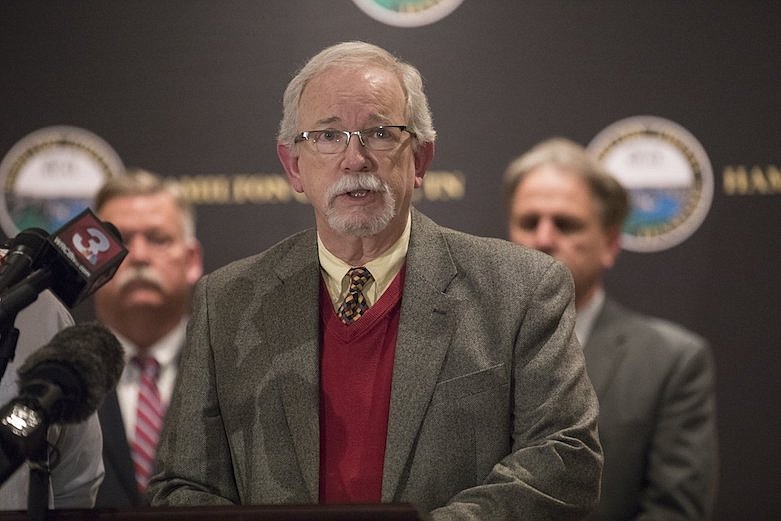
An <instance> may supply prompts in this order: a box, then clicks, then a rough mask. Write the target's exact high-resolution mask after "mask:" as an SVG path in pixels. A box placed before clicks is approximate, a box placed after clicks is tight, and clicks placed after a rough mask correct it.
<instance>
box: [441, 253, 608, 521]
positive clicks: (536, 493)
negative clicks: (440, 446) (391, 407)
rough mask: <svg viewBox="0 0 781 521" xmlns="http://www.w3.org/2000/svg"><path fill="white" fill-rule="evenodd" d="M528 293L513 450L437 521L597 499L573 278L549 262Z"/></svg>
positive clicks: (524, 515) (580, 510) (598, 457)
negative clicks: (576, 325) (576, 322)
mask: <svg viewBox="0 0 781 521" xmlns="http://www.w3.org/2000/svg"><path fill="white" fill-rule="evenodd" d="M532 292H533V297H532V299H531V302H530V303H529V304H528V306H526V308H525V309H524V310H520V312H521V313H522V314H523V315H522V316H521V317H520V319H519V320H518V324H519V327H518V330H517V336H516V339H515V345H514V347H513V367H512V368H511V378H512V382H511V388H512V400H513V403H514V406H513V408H512V415H513V419H512V450H511V452H510V454H508V455H507V456H506V457H504V458H503V459H502V460H501V461H498V462H496V464H495V465H494V467H493V469H492V470H491V471H490V473H489V474H488V476H487V477H486V478H485V479H484V481H483V482H482V483H481V484H480V485H478V486H475V487H471V488H468V489H466V490H463V491H461V492H459V493H457V494H456V495H455V496H454V497H453V498H452V499H451V500H450V501H449V502H448V504H447V505H446V506H444V507H442V508H439V509H436V510H434V511H432V517H433V518H434V519H435V520H438V521H444V520H492V521H494V520H502V519H507V520H510V519H524V520H567V519H573V520H574V519H580V518H581V517H582V516H584V515H585V514H586V513H588V512H589V511H590V510H592V509H593V508H594V506H595V505H596V503H597V501H598V497H599V483H600V476H601V469H602V449H601V446H600V444H599V440H598V435H597V414H598V406H597V399H596V395H595V393H594V390H593V387H592V385H591V382H590V380H589V378H588V376H587V373H586V369H585V361H584V357H583V352H582V349H581V347H580V345H579V344H578V342H577V339H576V337H575V334H574V323H575V310H574V301H573V288H572V281H571V278H570V277H569V275H568V273H567V272H566V271H565V270H564V268H563V267H562V266H561V265H560V264H558V263H552V264H550V266H549V267H548V269H547V272H545V273H543V276H542V277H540V280H539V282H538V283H537V285H536V287H534V288H533V290H532Z"/></svg>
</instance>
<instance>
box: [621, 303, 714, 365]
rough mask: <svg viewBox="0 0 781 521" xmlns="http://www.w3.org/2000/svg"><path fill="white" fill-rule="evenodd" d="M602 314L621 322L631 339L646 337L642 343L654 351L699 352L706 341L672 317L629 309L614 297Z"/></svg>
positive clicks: (706, 347) (706, 348)
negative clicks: (670, 318)
mask: <svg viewBox="0 0 781 521" xmlns="http://www.w3.org/2000/svg"><path fill="white" fill-rule="evenodd" d="M605 313H608V314H611V315H612V316H613V318H614V320H613V322H618V323H621V324H623V326H622V327H623V328H624V330H625V331H626V334H627V335H629V336H630V337H631V338H634V339H641V338H644V339H646V342H645V343H646V344H648V345H649V346H653V347H654V349H656V350H667V351H673V352H680V351H701V350H708V349H709V346H708V341H707V340H706V339H705V338H704V337H702V336H701V335H699V334H698V333H696V332H694V331H692V330H690V329H688V328H686V327H685V326H683V325H682V324H679V323H677V322H674V321H672V320H669V319H666V318H661V317H657V316H654V315H650V314H647V313H642V312H639V311H636V310H632V309H629V308H627V307H625V306H623V305H622V304H619V303H617V302H616V301H614V300H611V299H608V300H607V301H606V302H605Z"/></svg>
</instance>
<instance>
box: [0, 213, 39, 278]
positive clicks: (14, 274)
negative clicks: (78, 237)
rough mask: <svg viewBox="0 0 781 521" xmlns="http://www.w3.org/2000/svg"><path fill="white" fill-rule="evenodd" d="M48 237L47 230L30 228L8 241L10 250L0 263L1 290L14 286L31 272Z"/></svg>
mask: <svg viewBox="0 0 781 521" xmlns="http://www.w3.org/2000/svg"><path fill="white" fill-rule="evenodd" d="M48 237H49V234H48V233H47V232H46V230H43V229H41V228H28V229H26V230H23V231H21V232H19V234H18V235H17V236H16V237H14V238H13V239H10V240H9V241H8V247H7V249H8V251H7V252H6V254H5V256H4V257H3V259H2V262H1V263H0V290H3V289H5V288H7V287H9V286H13V285H14V284H16V283H17V282H19V281H20V280H22V278H23V277H25V276H26V275H29V274H30V272H31V271H32V269H33V263H34V262H35V261H36V260H37V258H38V255H39V254H40V253H41V252H42V251H43V249H44V247H45V246H46V242H47V239H48Z"/></svg>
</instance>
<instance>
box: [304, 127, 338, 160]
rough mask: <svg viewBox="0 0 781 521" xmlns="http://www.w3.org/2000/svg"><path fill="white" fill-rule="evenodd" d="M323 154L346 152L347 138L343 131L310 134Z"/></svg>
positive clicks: (324, 131) (322, 131)
mask: <svg viewBox="0 0 781 521" xmlns="http://www.w3.org/2000/svg"><path fill="white" fill-rule="evenodd" d="M309 138H310V139H311V140H312V141H314V143H315V148H317V151H318V152H320V153H321V154H336V153H338V152H341V151H342V150H344V144H345V143H346V142H347V136H345V133H344V132H342V131H341V130H320V131H317V132H312V133H310V134H309Z"/></svg>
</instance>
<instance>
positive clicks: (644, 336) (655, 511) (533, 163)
mask: <svg viewBox="0 0 781 521" xmlns="http://www.w3.org/2000/svg"><path fill="white" fill-rule="evenodd" d="M505 194H506V200H507V210H508V216H509V221H508V224H509V236H510V239H511V240H512V241H513V242H516V243H518V244H523V245H526V246H531V247H533V248H536V249H538V250H541V251H543V252H545V253H548V254H550V255H552V256H553V257H554V258H556V259H558V260H560V261H562V262H563V263H564V264H566V265H567V266H568V267H569V268H570V270H571V271H572V275H573V278H574V280H575V302H576V307H577V312H578V317H577V323H576V326H575V331H576V333H577V335H578V338H579V340H580V341H581V343H582V344H583V345H584V350H585V355H586V366H587V368H588V372H589V376H590V377H591V381H592V383H593V384H594V388H595V389H596V391H597V396H598V398H599V404H600V416H599V434H600V440H601V442H602V445H603V448H604V451H605V467H604V473H603V480H602V495H601V500H600V504H599V507H598V509H597V510H596V511H595V513H594V514H593V516H592V517H590V518H589V519H592V520H599V521H626V520H630V519H636V520H641V519H642V520H645V519H648V520H651V519H664V520H684V519H685V520H702V519H708V518H709V517H710V515H711V512H712V509H713V504H714V500H715V491H716V481H717V443H716V441H717V440H716V418H715V414H716V411H715V395H714V381H713V380H714V367H713V360H712V357H711V353H710V349H709V347H708V345H707V343H706V342H705V340H704V339H702V338H701V337H699V336H697V335H695V334H694V333H691V332H689V331H686V330H685V329H683V328H682V327H680V326H678V325H676V324H673V323H671V322H669V321H663V320H659V319H656V318H651V317H648V316H643V315H640V314H638V313H635V312H632V311H630V310H628V309H626V308H624V307H623V306H621V305H620V304H618V303H617V302H615V301H613V300H612V299H610V298H607V297H606V296H605V291H604V288H603V278H604V273H605V271H606V270H608V269H610V268H611V267H612V266H613V264H614V262H615V260H616V257H617V255H618V253H619V250H620V236H621V228H622V224H623V221H624V219H625V218H626V215H627V213H628V207H629V205H628V200H627V194H626V192H625V190H624V189H623V188H622V186H621V185H620V184H619V183H618V181H616V179H615V178H613V177H612V176H610V175H609V174H607V173H606V172H604V171H603V170H602V168H601V167H600V165H598V164H597V163H596V162H595V161H594V160H592V159H591V158H590V157H588V155H587V154H586V152H585V150H584V149H583V148H582V147H581V146H580V145H578V144H576V143H573V142H571V141H569V140H565V139H552V140H548V141H545V142H542V143H540V144H539V145H537V146H536V147H534V148H533V149H532V150H530V151H529V152H528V153H526V154H524V155H523V156H521V157H519V158H518V159H516V160H515V161H513V162H512V163H511V164H510V166H509V167H508V168H507V171H506V173H505Z"/></svg>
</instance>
